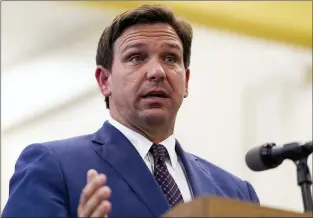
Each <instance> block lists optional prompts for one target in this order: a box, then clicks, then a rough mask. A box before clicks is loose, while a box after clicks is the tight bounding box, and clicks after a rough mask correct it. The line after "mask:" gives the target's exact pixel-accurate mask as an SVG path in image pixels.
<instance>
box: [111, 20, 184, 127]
mask: <svg viewBox="0 0 313 218" xmlns="http://www.w3.org/2000/svg"><path fill="white" fill-rule="evenodd" d="M113 53H114V56H113V64H112V68H111V72H110V74H109V78H108V82H107V89H108V90H109V91H110V93H111V96H110V110H111V113H118V114H119V116H121V117H122V118H123V119H126V120H127V121H128V122H130V121H132V122H138V121H139V122H142V121H144V122H146V123H149V124H157V123H159V124H162V123H164V122H167V121H174V120H175V118H176V114H177V111H178V109H179V108H180V106H181V104H182V101H183V98H184V97H187V95H188V80H189V70H188V69H187V70H186V69H185V67H184V60H183V47H182V43H181V41H180V39H179V37H178V35H177V34H176V32H175V30H174V29H173V28H172V27H171V26H170V25H168V24H144V25H135V26H132V27H129V28H127V29H126V30H125V31H124V32H123V33H122V35H121V36H120V37H119V38H118V39H117V40H116V42H115V44H114V51H113ZM134 119H135V120H134Z"/></svg>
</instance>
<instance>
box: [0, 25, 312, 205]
mask: <svg viewBox="0 0 313 218" xmlns="http://www.w3.org/2000/svg"><path fill="white" fill-rule="evenodd" d="M90 25H93V23H92V22H91V23H90ZM94 25H96V24H94ZM97 28H100V29H102V28H103V26H100V25H98V27H97ZM97 28H95V29H97ZM194 32H195V34H194V35H195V37H194V44H193V48H192V62H191V80H190V96H189V97H188V98H187V99H186V100H185V102H184V104H183V106H182V109H181V111H180V112H179V116H178V120H177V125H176V136H177V138H178V139H179V140H180V141H181V143H182V145H183V146H184V147H185V149H186V150H188V151H191V152H193V153H195V154H197V155H199V156H201V157H204V158H206V159H207V160H209V161H211V162H213V163H215V164H217V165H219V166H221V167H223V168H225V169H226V170H229V171H230V172H232V173H234V174H236V175H237V176H239V177H241V178H243V179H247V180H249V181H250V182H251V183H252V184H253V185H254V187H255V189H256V191H257V193H258V195H259V197H260V200H261V202H262V204H264V205H270V206H275V207H281V208H286V209H292V210H298V211H301V210H302V202H301V195H300V189H299V188H298V187H297V186H296V169H295V167H294V166H293V165H292V164H291V163H289V162H286V163H283V164H282V165H281V166H280V167H279V168H277V169H275V170H271V171H267V172H261V173H254V172H251V171H250V170H249V169H247V167H246V166H245V162H244V155H245V153H246V152H247V150H248V149H250V148H252V147H253V146H258V145H260V144H262V143H264V142H269V141H274V142H277V143H285V142H290V141H294V140H311V139H312V113H311V112H312V84H305V83H303V76H304V73H305V72H306V70H307V68H308V67H312V61H311V60H312V54H311V51H306V50H300V49H296V48H293V47H288V46H284V45H279V44H276V43H268V42H263V41H261V40H257V39H253V38H248V37H241V36H236V35H229V34H226V33H223V32H218V31H213V30H207V29H204V28H201V27H198V26H195V25H194ZM87 35H88V36H86V37H85V39H84V40H81V39H79V40H78V39H77V36H75V35H73V37H72V38H71V39H70V40H69V41H67V40H64V41H63V42H62V41H60V44H58V45H57V46H58V47H60V48H62V49H60V50H58V51H53V52H52V51H49V50H47V51H46V52H45V53H42V55H41V58H42V60H41V61H40V62H43V61H45V62H47V63H49V61H50V64H51V65H53V69H55V70H56V71H57V72H62V75H61V74H60V75H59V74H56V75H58V76H59V79H60V80H63V82H64V83H66V82H67V83H71V82H74V81H75V80H76V78H75V77H73V76H72V75H74V74H77V75H84V76H83V77H80V78H81V79H82V78H83V79H82V80H79V81H80V82H79V90H80V91H77V92H75V90H76V88H77V86H76V87H71V88H69V89H71V91H67V92H66V94H59V95H56V96H55V97H59V98H60V99H63V100H64V101H63V103H64V102H66V101H70V100H71V99H73V98H74V97H75V95H74V94H75V93H76V94H77V96H79V95H82V94H83V93H87V92H88V93H89V94H88V95H86V97H85V98H81V99H80V100H79V101H76V102H75V103H70V104H68V105H67V106H64V107H60V106H55V107H59V108H58V110H57V111H54V112H51V113H47V114H46V115H45V116H43V117H40V118H38V119H37V120H33V121H30V122H28V123H24V124H23V125H21V126H16V127H14V126H11V128H9V129H7V130H6V131H4V132H3V135H2V143H1V150H2V152H1V190H2V192H1V203H2V204H1V205H2V208H3V205H4V203H5V202H6V200H7V196H8V181H9V178H10V176H11V175H12V173H13V169H14V163H15V161H16V158H17V157H18V155H19V154H20V152H21V150H22V149H23V148H24V147H25V146H26V145H28V144H30V143H34V142H42V141H47V140H54V139H60V138H68V137H71V136H74V135H78V134H87V133H92V132H94V131H96V129H97V128H99V127H100V126H101V124H102V123H103V121H104V120H105V119H106V118H107V113H108V112H107V111H106V110H105V105H104V102H103V98H102V97H101V96H100V94H99V93H98V92H97V87H96V83H95V81H94V83H93V82H92V81H93V77H94V76H93V73H94V63H93V62H92V61H93V60H94V54H95V40H98V37H99V32H97V31H94V32H90V34H87ZM78 45H79V46H78ZM52 53H53V56H54V57H57V58H56V59H52V58H51V57H52ZM43 59H44V60H43ZM84 60H86V61H85V62H84ZM35 61H36V60H33V61H32V63H36V62H35ZM27 66H28V67H29V68H26V67H27ZM30 66H33V67H32V68H30ZM38 66H39V65H37V69H38ZM19 67H21V68H23V69H21V71H22V72H31V71H33V69H35V68H36V66H34V65H32V64H31V62H30V63H29V64H27V65H26V64H25V65H24V66H19ZM24 67H25V68H24ZM15 69H17V68H15ZM39 69H40V68H39ZM11 71H12V72H14V68H12V69H11ZM41 73H42V74H43V76H42V77H41V78H37V79H36V80H33V81H34V82H33V83H37V84H38V83H40V81H43V80H44V78H45V76H44V75H45V74H48V73H51V71H44V70H43V71H42V72H41ZM29 75H31V74H29ZM21 78H22V77H21ZM84 80H85V82H84ZM7 81H8V80H3V83H4V84H5V83H6V82H7ZM77 84H78V82H77ZM10 85H11V84H7V87H10ZM28 85H29V86H28V87H29V89H35V87H36V86H34V84H28ZM53 87H54V88H53ZM57 88H58V84H57V83H56V84H55V85H54V86H51V88H47V89H44V88H42V89H40V95H38V93H37V92H38V90H37V92H33V95H29V96H25V98H26V97H27V98H29V99H30V98H34V96H35V95H36V93H37V95H36V97H37V98H40V99H41V98H43V99H44V98H45V96H48V95H50V94H51V93H54V94H55V93H56V91H57V90H55V89H57ZM77 89H78V88H77ZM8 90H10V89H9V88H7V89H3V93H4V95H7V96H8V98H11V99H12V102H17V103H18V102H20V104H27V103H24V102H23V101H17V100H18V98H19V97H20V95H13V94H9V92H6V91H8ZM16 90H19V87H16ZM19 91H20V92H21V93H22V92H23V90H19ZM30 93H31V92H30ZM70 93H72V94H73V93H74V94H73V95H71V94H70ZM40 96H41V97H40ZM1 101H2V100H1ZM8 102H9V101H8ZM58 102H61V101H58ZM47 103H49V102H47ZM50 103H53V100H51V102H50ZM7 104H8V105H7V110H8V111H10V109H14V108H15V109H16V108H20V110H21V108H22V107H19V106H16V105H13V104H11V105H10V103H7ZM9 105H10V106H9ZM52 105H53V104H52ZM10 107H11V108H10ZM28 110H30V108H29V109H28ZM16 113H17V114H18V110H17V111H16ZM310 161H311V162H312V159H310ZM311 171H312V168H311Z"/></svg>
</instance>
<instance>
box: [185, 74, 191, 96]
mask: <svg viewBox="0 0 313 218" xmlns="http://www.w3.org/2000/svg"><path fill="white" fill-rule="evenodd" d="M189 77H190V69H189V68H188V69H187V70H186V81H185V93H184V98H187V97H188V85H189Z"/></svg>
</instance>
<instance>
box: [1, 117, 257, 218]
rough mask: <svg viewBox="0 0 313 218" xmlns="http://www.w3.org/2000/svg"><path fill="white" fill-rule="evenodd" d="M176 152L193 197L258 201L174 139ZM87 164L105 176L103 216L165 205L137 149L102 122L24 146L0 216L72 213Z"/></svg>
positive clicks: (161, 209)
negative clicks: (107, 193) (84, 131)
mask: <svg viewBox="0 0 313 218" xmlns="http://www.w3.org/2000/svg"><path fill="white" fill-rule="evenodd" d="M176 152H177V154H178V156H179V157H180V159H181V161H182V163H183V166H184V168H185V170H186V173H187V177H188V180H189V182H190V185H191V188H192V192H193V194H194V196H195V197H199V196H210V195H215V196H222V197H227V198H234V199H239V200H243V201H250V202H256V203H259V200H258V197H257V195H256V193H255V191H254V189H253V188H252V186H251V185H250V184H249V183H248V182H246V181H242V180H240V179H239V178H237V177H235V176H233V175H231V174H230V173H228V172H226V171H224V170H223V169H221V168H219V167H217V166H215V165H213V164H211V163H209V162H207V161H205V160H203V159H201V158H199V157H196V156H194V155H192V154H190V153H187V152H185V151H184V150H183V149H182V147H181V146H180V144H179V143H178V142H177V143H176ZM89 169H95V170H97V171H98V172H99V173H104V174H105V175H106V176H107V178H108V182H107V184H108V186H109V187H110V188H111V189H112V196H111V198H110V201H111V203H112V210H111V212H110V214H109V217H160V216H161V215H163V214H164V213H166V211H168V210H169V209H170V206H169V204H168V202H167V200H166V198H165V196H164V195H163V193H162V190H161V189H160V188H159V186H158V184H157V182H156V181H155V179H154V177H153V175H152V174H151V172H150V171H149V169H148V167H147V166H146V164H145V162H144V161H143V160H142V158H141V157H140V155H139V154H138V153H137V150H136V149H135V148H134V147H133V146H132V144H131V143H130V142H129V141H128V140H127V139H126V138H125V137H124V135H123V134H122V133H121V132H119V131H118V130H117V129H116V128H115V127H113V126H112V125H110V124H109V123H108V122H105V123H104V125H103V126H102V128H101V129H99V130H98V131H97V132H96V133H94V134H91V135H84V136H79V137H75V138H70V139H65V140H59V141H52V142H46V143H42V144H32V145H29V146H27V147H26V148H25V149H24V150H23V152H22V153H21V155H20V156H19V158H18V160H17V162H16V168H15V172H14V174H13V176H12V178H11V180H10V196H9V199H8V202H7V204H6V206H5V208H4V210H3V213H2V217H27V216H28V217H77V206H78V202H79V199H80V195H81V191H82V189H83V188H84V186H85V185H86V173H87V171H88V170H89Z"/></svg>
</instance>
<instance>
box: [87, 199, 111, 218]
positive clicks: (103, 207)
mask: <svg viewBox="0 0 313 218" xmlns="http://www.w3.org/2000/svg"><path fill="white" fill-rule="evenodd" d="M111 208H112V205H111V203H110V202H109V201H106V200H105V201H102V202H101V203H100V204H99V205H98V207H97V208H96V210H95V211H94V212H93V213H92V214H91V217H107V214H108V213H109V212H110V211H111Z"/></svg>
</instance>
